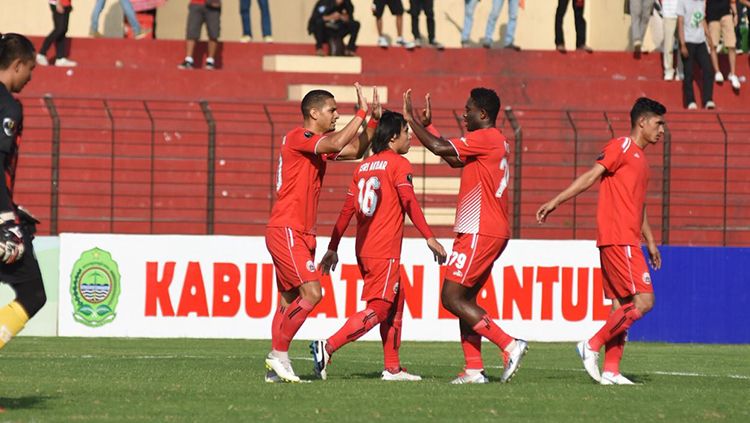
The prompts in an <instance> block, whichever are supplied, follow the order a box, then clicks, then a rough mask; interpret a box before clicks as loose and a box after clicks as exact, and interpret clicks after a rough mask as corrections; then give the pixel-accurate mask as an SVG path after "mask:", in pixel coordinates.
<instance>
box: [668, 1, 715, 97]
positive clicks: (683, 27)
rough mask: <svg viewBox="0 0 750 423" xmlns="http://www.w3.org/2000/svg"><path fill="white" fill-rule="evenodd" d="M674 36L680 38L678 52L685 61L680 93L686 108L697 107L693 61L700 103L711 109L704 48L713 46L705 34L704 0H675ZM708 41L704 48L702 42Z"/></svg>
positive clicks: (710, 69)
mask: <svg viewBox="0 0 750 423" xmlns="http://www.w3.org/2000/svg"><path fill="white" fill-rule="evenodd" d="M677 36H678V37H679V40H680V54H681V55H682V60H684V64H685V79H683V81H682V93H683V95H684V98H685V102H686V103H687V105H688V106H687V108H688V109H689V110H695V109H697V108H698V104H696V102H695V93H694V92H693V67H694V66H695V63H696V62H697V63H698V66H700V68H701V72H702V73H703V92H702V94H703V106H704V107H705V108H706V109H715V108H716V104H715V103H714V101H713V94H714V69H713V66H711V57H710V56H709V54H708V51H709V50H708V49H713V48H714V46H713V45H712V44H711V38H710V37H709V36H708V24H706V3H705V2H704V0H679V1H678V3H677ZM707 43H708V49H706V44H707Z"/></svg>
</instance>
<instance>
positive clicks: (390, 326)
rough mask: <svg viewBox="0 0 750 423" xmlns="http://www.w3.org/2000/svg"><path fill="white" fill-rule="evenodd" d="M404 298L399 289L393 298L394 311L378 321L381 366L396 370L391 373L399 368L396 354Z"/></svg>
mask: <svg viewBox="0 0 750 423" xmlns="http://www.w3.org/2000/svg"><path fill="white" fill-rule="evenodd" d="M404 298H405V297H404V290H403V289H401V290H399V292H398V296H397V297H396V300H395V301H396V303H395V304H394V306H395V307H396V310H395V312H394V313H393V315H392V316H389V317H388V318H387V319H383V321H382V322H381V323H380V339H381V340H382V341H383V364H384V366H383V367H384V368H386V369H389V370H396V371H395V372H394V371H392V372H391V373H398V369H401V358H400V357H399V355H398V350H399V348H401V327H402V317H403V315H404Z"/></svg>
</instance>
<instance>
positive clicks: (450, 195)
mask: <svg viewBox="0 0 750 423" xmlns="http://www.w3.org/2000/svg"><path fill="white" fill-rule="evenodd" d="M73 49H74V50H75V52H76V58H77V59H78V60H79V61H80V63H82V65H81V66H79V67H78V68H76V69H74V70H66V69H59V68H54V67H42V68H39V69H37V70H36V73H35V78H34V81H33V82H32V83H31V84H30V85H29V86H28V87H27V89H26V90H25V91H24V95H23V102H24V106H25V108H26V116H27V119H26V122H25V126H26V129H25V133H24V147H23V149H24V155H23V159H22V160H23V161H24V163H23V164H22V166H21V174H20V175H19V180H18V188H17V192H19V198H18V201H19V202H20V203H22V204H25V205H27V206H28V207H29V208H31V209H32V210H33V211H34V212H35V213H36V214H38V215H39V216H40V217H41V218H42V220H44V221H45V222H50V224H49V225H44V226H42V227H41V228H40V231H41V233H43V234H54V233H59V232H63V231H78V232H115V233H190V234H206V233H213V234H250V235H259V234H261V233H262V231H263V228H264V225H265V222H266V220H267V218H268V213H269V212H270V208H271V205H272V201H273V192H274V183H275V182H274V172H275V169H276V160H277V155H278V145H279V143H280V140H281V137H282V136H283V135H284V134H285V133H286V132H287V131H288V130H289V129H291V128H293V127H294V126H297V125H299V123H300V121H301V119H300V114H299V103H298V101H299V100H298V99H299V97H300V95H301V94H303V93H304V92H305V91H306V90H307V89H309V88H310V87H319V86H324V87H325V86H330V87H333V88H332V89H335V90H339V89H344V90H346V89H347V87H349V86H350V85H351V84H353V83H354V82H355V81H359V82H361V83H362V84H365V85H367V86H372V85H375V86H379V87H383V89H385V90H386V92H385V93H384V95H382V96H381V98H387V101H388V103H387V107H390V108H393V109H396V110H399V109H400V107H401V95H402V93H403V91H404V90H406V89H407V88H413V89H414V91H415V95H416V99H418V100H419V99H420V98H421V95H422V94H423V93H425V92H428V91H429V92H431V93H432V95H433V100H434V101H433V104H434V107H435V113H434V114H435V117H434V121H435V124H436V126H437V127H438V129H440V130H441V132H442V133H443V135H446V136H451V137H452V136H460V135H461V133H462V125H461V113H462V106H463V104H464V102H465V100H466V97H467V94H468V91H469V90H470V89H471V88H473V87H475V86H488V87H492V88H494V89H496V90H497V91H498V92H499V94H500V97H501V99H502V101H503V106H505V107H509V109H507V110H505V111H504V112H503V113H501V115H502V116H501V118H502V120H501V121H500V122H498V125H499V126H501V128H502V129H503V131H504V133H505V134H506V135H507V136H508V137H509V142H510V143H511V149H512V153H513V157H512V160H511V169H512V172H511V174H512V183H511V188H510V192H511V195H512V197H511V204H512V210H511V216H512V218H513V219H514V236H515V237H523V238H526V239H533V238H555V239H558V238H559V239H568V238H581V239H590V238H593V237H594V235H595V221H594V219H593V216H594V213H595V199H596V193H595V192H589V193H586V194H584V195H582V196H580V197H579V198H578V199H577V200H575V201H572V202H571V204H570V205H569V206H565V207H563V208H562V209H561V210H559V211H558V212H557V213H558V216H559V218H558V219H556V220H555V221H554V222H551V223H550V224H548V225H547V226H545V227H544V229H541V228H539V227H538V226H537V224H536V222H535V221H534V218H533V214H534V212H535V211H536V208H537V207H538V206H539V204H541V202H542V201H544V200H546V199H547V197H549V196H550V195H551V194H553V193H555V192H557V191H558V190H560V189H561V188H563V187H564V186H566V185H567V184H568V183H569V182H570V181H571V180H572V179H573V178H574V177H575V175H577V174H580V173H581V172H583V171H584V170H585V169H588V168H589V167H590V166H591V164H592V161H593V158H594V157H595V156H596V154H597V152H598V150H599V148H600V147H601V146H602V145H603V144H604V142H606V140H607V139H609V138H611V137H612V136H617V135H625V134H627V133H628V128H629V120H628V116H627V111H628V108H629V106H630V105H631V104H632V102H633V100H634V99H635V98H637V97H638V96H641V95H649V96H653V97H655V98H657V99H659V100H660V101H662V102H664V103H665V104H666V105H667V107H668V108H669V109H670V110H669V114H668V117H667V118H668V126H669V136H668V137H667V140H666V142H665V143H664V144H662V145H658V146H655V147H651V148H649V150H647V153H648V157H649V161H650V163H651V182H650V186H649V198H648V201H649V204H650V207H649V216H650V221H651V224H652V227H653V228H654V231H655V234H656V237H657V239H658V240H659V241H660V242H668V243H672V244H688V245H748V244H750V235H748V233H750V232H749V231H747V229H748V228H747V224H746V222H747V221H748V217H749V216H748V214H749V213H748V211H747V207H745V206H746V205H747V204H748V201H750V185H749V184H748V182H747V181H748V176H750V175H748V170H747V169H746V166H745V163H746V162H747V160H748V156H750V147H748V146H747V140H746V136H745V134H747V132H748V130H749V129H750V122H748V120H747V117H746V114H747V102H746V99H744V97H743V96H742V95H735V94H734V93H732V92H731V90H729V89H728V88H727V89H724V88H726V87H724V88H721V87H717V90H716V94H715V99H716V102H717V104H718V105H719V109H717V110H716V111H711V112H704V111H701V112H687V111H684V110H683V108H682V104H681V98H680V95H681V94H680V89H679V84H677V83H674V82H665V81H662V79H661V78H662V75H661V68H660V66H659V61H660V56H659V55H647V56H644V58H643V59H642V60H640V61H633V60H631V59H630V58H629V56H628V55H627V54H626V53H596V54H593V55H588V54H578V53H571V54H568V55H565V56H563V55H560V54H558V53H556V52H541V51H529V52H523V53H520V54H518V53H515V52H509V51H503V50H489V51H487V50H483V49H481V50H478V49H463V50H462V49H448V50H446V51H444V52H440V53H438V52H437V51H435V50H427V49H422V50H418V51H415V52H407V51H404V50H402V49H391V50H389V51H384V50H381V49H378V48H368V47H363V48H361V49H360V50H358V53H359V54H360V57H356V58H348V57H347V58H321V57H316V56H309V55H308V54H309V46H307V45H293V44H273V45H268V44H251V45H241V46H240V44H239V43H224V44H223V45H222V47H221V51H220V54H219V67H220V70H219V71H216V72H209V71H204V70H195V71H181V70H178V69H176V68H175V66H174V63H176V62H178V61H179V58H180V54H181V49H182V43H181V42H179V41H153V42H146V43H132V42H128V41H126V40H113V39H75V40H74V41H73ZM282 58H283V60H282ZM336 60H343V61H342V62H341V63H339V62H336ZM313 62H314V63H313ZM271 65H273V66H271ZM282 65H283V66H284V67H282ZM269 66H270V67H269ZM738 66H739V73H740V74H750V71H749V69H748V61H747V58H746V57H743V59H742V60H741V61H740V63H739V64H738ZM306 69H314V72H313V73H308V72H303V71H304V70H306ZM157 74H158V75H159V77H158V78H155V77H154V75H157ZM342 87H343V88H342ZM104 93H106V94H104ZM351 93H353V90H351ZM351 93H350V94H351ZM366 93H367V95H368V96H369V95H371V91H370V90H367V91H366ZM350 94H348V95H344V94H342V95H339V96H338V97H339V103H340V112H341V114H342V115H343V116H342V118H341V121H340V123H345V121H346V119H347V117H348V116H350V115H351V114H352V113H353V111H354V110H353V101H354V99H353V97H352V96H351V95H350ZM409 158H410V160H411V161H412V163H413V165H414V167H415V172H416V174H415V187H416V190H417V193H418V195H419V196H420V201H421V202H422V205H423V206H424V207H425V209H426V214H427V216H428V220H429V221H430V223H432V224H434V225H436V226H437V232H438V235H440V236H450V234H451V232H452V229H451V221H452V215H453V213H454V210H453V207H454V199H455V193H456V192H457V187H458V185H457V184H458V175H459V173H458V171H457V170H453V169H450V168H449V167H448V166H446V165H445V164H442V163H440V161H439V160H438V159H436V158H435V157H433V156H432V155H431V154H429V152H425V150H424V149H422V148H418V147H414V148H413V150H412V151H411V152H410V153H409ZM354 166H355V165H354V164H352V163H337V164H332V165H330V166H329V170H328V176H327V179H326V184H325V186H324V193H323V194H322V197H321V204H320V216H319V222H320V227H319V233H321V234H323V235H326V234H327V233H328V232H329V231H330V227H331V224H332V223H333V222H334V220H335V218H336V217H337V215H338V211H339V207H340V205H341V203H342V201H343V196H344V193H345V191H346V187H347V185H348V183H349V178H350V175H351V172H352V170H353V167H354ZM698 181H700V182H701V183H700V184H697V183H696V182H698ZM350 230H351V228H350ZM407 235H408V236H416V235H417V233H416V231H415V230H414V229H413V228H409V229H408V231H407Z"/></svg>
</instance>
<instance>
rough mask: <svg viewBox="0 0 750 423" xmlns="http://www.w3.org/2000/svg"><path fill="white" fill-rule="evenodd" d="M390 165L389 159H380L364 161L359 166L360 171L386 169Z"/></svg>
mask: <svg viewBox="0 0 750 423" xmlns="http://www.w3.org/2000/svg"><path fill="white" fill-rule="evenodd" d="M387 167H388V161H386V160H378V161H376V162H369V163H363V164H361V165H360V166H359V171H360V172H371V171H373V170H385V169H386V168H387Z"/></svg>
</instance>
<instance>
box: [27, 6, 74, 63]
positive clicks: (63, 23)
mask: <svg viewBox="0 0 750 423" xmlns="http://www.w3.org/2000/svg"><path fill="white" fill-rule="evenodd" d="M49 7H50V10H52V23H53V25H54V27H53V28H52V32H50V33H49V35H47V38H45V39H44V42H42V48H40V49H39V53H38V54H37V55H36V62H37V63H38V64H40V65H44V66H47V65H49V61H48V60H47V50H49V48H50V46H52V43H53V42H54V43H55V53H56V56H55V57H56V58H55V66H65V67H72V66H76V65H78V63H76V62H74V61H72V60H70V59H68V38H67V37H66V34H67V33H68V21H69V20H70V12H71V11H72V10H73V5H72V4H71V0H49Z"/></svg>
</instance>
